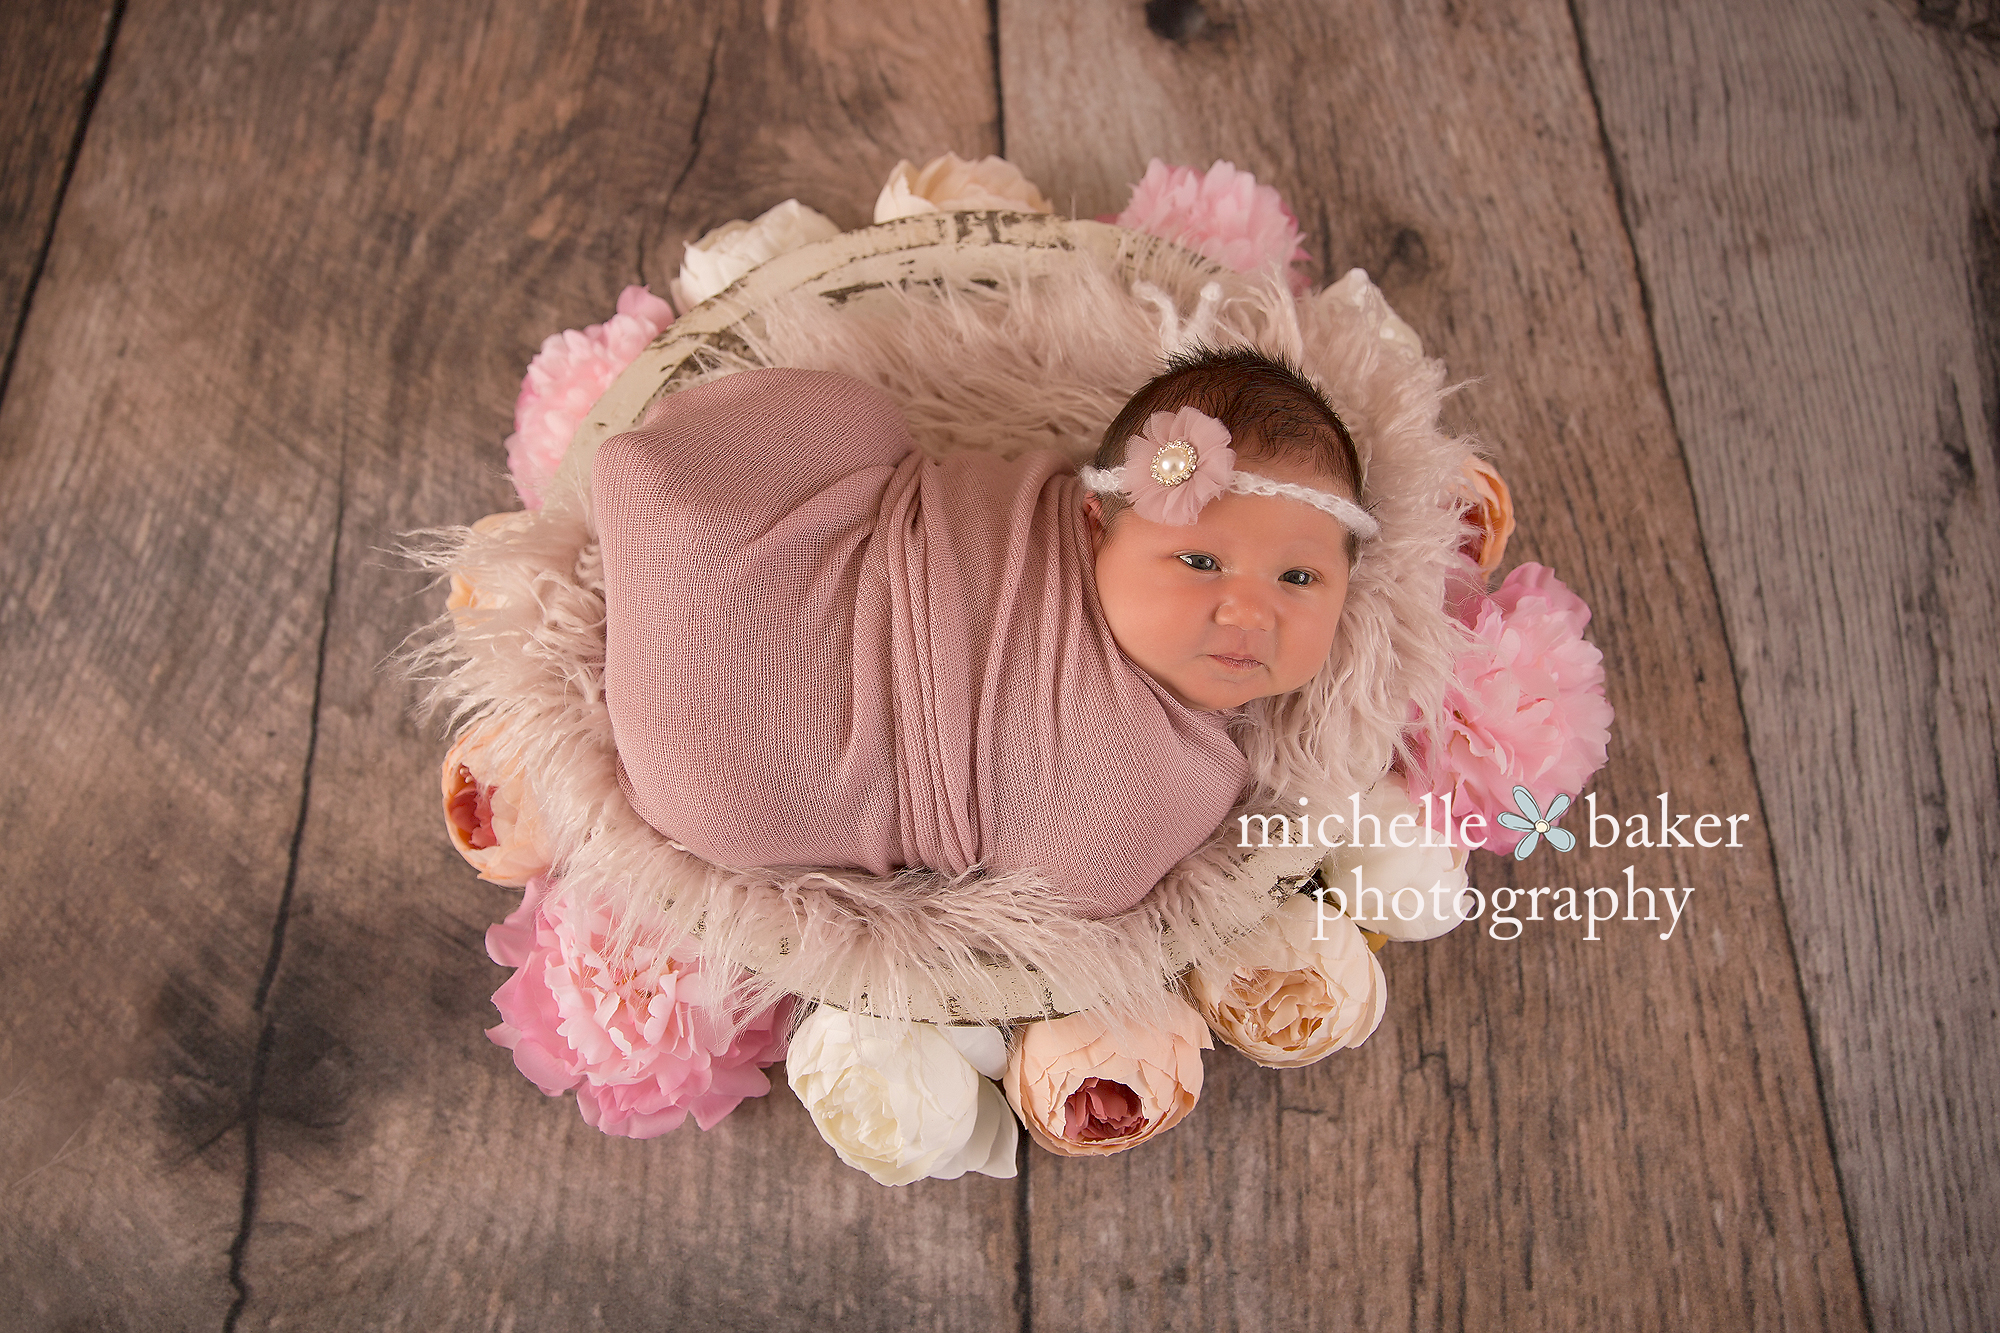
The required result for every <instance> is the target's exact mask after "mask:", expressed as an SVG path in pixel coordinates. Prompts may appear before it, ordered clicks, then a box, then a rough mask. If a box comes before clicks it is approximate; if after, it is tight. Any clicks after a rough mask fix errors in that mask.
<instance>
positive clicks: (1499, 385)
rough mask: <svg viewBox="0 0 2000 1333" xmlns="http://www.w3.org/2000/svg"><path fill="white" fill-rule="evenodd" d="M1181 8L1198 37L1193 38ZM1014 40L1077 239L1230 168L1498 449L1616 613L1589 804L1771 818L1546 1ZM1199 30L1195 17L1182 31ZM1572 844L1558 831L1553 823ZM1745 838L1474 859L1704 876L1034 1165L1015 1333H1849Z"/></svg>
mask: <svg viewBox="0 0 2000 1333" xmlns="http://www.w3.org/2000/svg"><path fill="white" fill-rule="evenodd" d="M1183 8H1186V7H1185V6H1184V7H1183ZM1202 10H1203V14H1204V16H1205V22H1204V23H1203V24H1201V25H1200V26H1199V31H1196V32H1194V33H1193V34H1192V35H1191V36H1189V37H1188V38H1187V39H1186V40H1183V41H1172V40H1168V39H1166V38H1163V37H1161V36H1158V35H1155V34H1154V33H1152V32H1149V31H1148V29H1147V27H1146V26H1145V22H1144V18H1143V15H1142V13H1141V11H1140V9H1139V7H1137V6H1132V7H1129V8H1120V9H1116V10H1111V9H1077V8H1073V7H1068V6H1059V5H1052V4H1027V3H1014V4H1009V5H1007V6H1005V7H1004V8H1003V10H1002V27H1001V53H1002V77H1003V86H1004V87H1005V90H1006V107H1007V133H1006V138H1007V143H1008V146H1009V151H1010V154H1011V155H1012V156H1013V158H1014V160H1015V161H1017V162H1018V164H1019V165H1020V166H1021V167H1022V168H1023V169H1024V170H1025V171H1026V172H1027V173H1028V174H1029V176H1030V177H1032V178H1034V179H1036V180H1037V181H1039V182H1040V183H1041V184H1042V185H1043V186H1044V188H1045V189H1048V190H1051V191H1052V192H1054V194H1055V195H1056V197H1058V198H1064V197H1067V192H1070V191H1074V192H1075V200H1076V207H1077V209H1078V211H1080V212H1083V213H1095V212H1100V211H1106V210H1115V209H1116V208H1118V207H1119V206H1120V205H1121V204H1122V203H1123V202H1124V198H1123V196H1124V183H1125V182H1128V181H1131V180H1133V179H1136V177H1137V176H1138V175H1139V173H1140V172H1141V171H1142V170H1143V169H1144V167H1145V163H1146V159H1147V157H1148V156H1152V155H1158V156H1161V157H1164V158H1166V159H1168V160H1169V161H1179V162H1188V163H1194V164H1197V165H1200V166H1206V165H1207V164H1208V163H1209V162H1210V161H1211V160H1213V159H1215V158H1218V157H1227V158H1230V159H1232V160H1234V161H1235V162H1236V163H1237V164H1238V165H1239V166H1242V167H1245V168H1248V169H1251V170H1254V171H1255V172H1257V174H1258V175H1259V177H1260V179H1263V180H1266V181H1268V182H1270V183H1272V184H1275V185H1276V186H1278V188H1279V189H1280V190H1281V191H1282V192H1283V193H1284V194H1285V195H1286V197H1287V198H1288V199H1289V200H1290V201H1291V202H1292V203H1293V205H1294V206H1295V207H1296V208H1297V210H1298V213H1299V216H1300V217H1301V219H1302V221H1303V223H1304V226H1305V228H1306V230H1307V231H1308V232H1309V233H1310V234H1311V237H1312V240H1311V241H1310V242H1309V244H1310V245H1311V246H1312V247H1313V248H1314V249H1315V253H1316V255H1317V257H1318V258H1319V259H1320V261H1321V262H1322V264H1324V265H1325V273H1326V276H1328V277H1332V276H1337V275H1338V273H1339V272H1341V271H1342V270H1344V269H1345V268H1346V267H1347V266H1348V265H1349V264H1359V265H1361V266H1362V267H1364V268H1366V269H1368V270H1369V272H1370V273H1371V274H1372V275H1374V277H1375V278H1376V280H1377V281H1378V282H1380V283H1381V284H1382V285H1383V287H1384V288H1385V290H1386V291H1387V294H1388V296H1389V298H1390V300H1391V301H1392V302H1393V303H1394V304H1395V305H1396V306H1397V308H1398V309H1399V310H1400V311H1401V312H1402V313H1403V314H1404V315H1405V316H1406V317H1408V318H1409V319H1410V321H1411V322H1412V323H1413V324H1414V325H1415V326H1416V327H1417V329H1418V330H1419V331H1420V332H1422V333H1423V334H1424V335H1425V336H1426V338H1427V339H1429V341H1430V345H1431V347H1432V349H1433V350H1434V351H1435V352H1436V353H1437V354H1439V355H1441V356H1443V357H1444V359H1445V360H1446V362H1447V364H1448V365H1450V366H1451V368H1452V370H1453V372H1454V373H1455V374H1458V375H1461V376H1474V377H1477V380H1478V382H1477V383H1476V384H1475V385H1473V386H1471V387H1468V388H1467V389H1465V390H1464V391H1463V392H1462V394H1461V395H1460V396H1459V397H1458V398H1457V399H1456V400H1455V410H1456V411H1457V413H1458V414H1459V415H1458V419H1459V421H1460V422H1461V423H1462V424H1463V425H1464V426H1465V427H1468V428H1471V429H1474V430H1476V432H1477V433H1478V434H1479V435H1480V436H1481V438H1483V439H1485V440H1486V441H1488V442H1489V443H1490V444H1492V445H1493V446H1495V448H1496V449H1497V456H1498V460H1499V465H1500V467H1501V468H1502V470H1503V471H1504V472H1505V473H1506V475H1507V477H1508V478H1509V480H1510V482H1511V483H1512V484H1513V486H1514V490H1515V495H1516V497H1517V499H1518V501H1519V503H1520V508H1521V513H1522V515H1523V531H1522V533H1521V535H1520V536H1519V537H1517V538H1516V541H1517V543H1518V544H1517V546H1516V547H1515V552H1514V553H1515V554H1517V555H1518V556H1519V557H1522V558H1528V559H1536V560H1540V561H1542V562H1543V563H1546V564H1549V565H1551V566H1553V567H1554V568H1555V570H1556V571H1557V572H1558V573H1559V575H1561V576H1562V577H1563V578H1564V579H1565V580H1566V581H1568V582H1569V583H1570V584H1571V585H1572V586H1573V587H1575V588H1576V589H1577V590H1578V591H1579V592H1580V593H1582V594H1583V596H1584V597H1585V598H1586V599H1587V600H1588V601H1589V602H1590V603H1591V605H1592V606H1594V607H1596V608H1597V609H1598V611H1599V616H1598V618H1597V620H1596V621H1595V622H1594V623H1593V625H1592V629H1591V633H1592V637H1593V639H1594V640H1595V641H1596V642H1597V643H1598V644H1599V645H1600V646H1601V647H1602V648H1603V649H1604V653H1605V659H1606V667H1607V671H1608V673H1609V678H1610V693H1611V697H1612V701H1613V703H1614V705H1616V707H1617V708H1618V710H1619V721H1618V724H1617V727H1616V729H1615V732H1614V737H1613V745H1612V751H1611V758H1610V762H1609V765H1608V766H1607V767H1606V769H1605V770H1604V772H1603V773H1602V774H1601V775H1600V778H1599V780H1598V781H1597V782H1596V783H1595V784H1594V787H1593V791H1594V792H1595V794H1596V795H1597V797H1598V801H1599V804H1600V807H1601V808H1602V809H1605V810H1608V811H1618V812H1621V813H1626V814H1632V813H1637V812H1640V811H1642V810H1648V809H1651V808H1653V806H1654V802H1655V799H1656V793H1659V792H1662V791H1669V792H1671V793H1672V799H1673V801H1674V802H1675V803H1676V806H1677V807H1678V808H1681V809H1693V810H1706V811H1712V812H1721V813H1743V812H1751V813H1753V814H1754V812H1756V811H1757V810H1758V798H1757V791H1756V788H1755V786H1754V784H1753V781H1752V774H1751V768H1750V765H1749V762H1748V754H1747V750H1746V745H1745V740H1744V733H1743V727H1742V718H1741V714H1740V712H1739V709H1738V704H1737V700H1736V697H1735V693H1734V688H1733V681H1732V677H1731V672H1730V661H1729V656H1728V652H1727V648H1726V644H1725V640H1724V637H1723V632H1722V625H1721V621H1720V619H1719V617H1718V614H1717V609H1716V602H1715V595H1714V590H1713V587H1712V585H1711V583H1710V580H1709V575H1708V570H1707V568H1706V564H1705V562H1704V559H1703V555H1702V549H1701V534H1700V530H1699V529H1698V527H1697V525H1696V514H1695V509H1694V505H1693V502H1692V498H1691V496H1690V494H1689V490H1688V486H1687V479H1686V471H1685V464H1684V462H1683V460H1682V459H1681V457H1680V454H1679V451H1678V449H1677V447H1676V441H1675V438H1674V434H1673V429H1672V424H1671V421H1670V419H1669V415H1668V412H1667V410H1666V403H1665V401H1664V398H1663V396H1662V393H1661V389H1660V385H1659V382H1658V379H1657V376H1656V374H1655V368H1654V350H1653V347H1652V344H1651V341H1650V338H1649V334H1648V329H1647V325H1646V319H1645V311H1644V307H1643V303H1642V300H1641V294H1640V290H1639V287H1638V284H1637V282H1636V280H1635V272H1634V267H1633V260H1632V256H1631V252H1630V250H1629V248H1628V245H1627V243H1626V238H1625V234H1624V229H1623V225H1622V222H1621V219H1620V216H1619V213H1618V208H1617V202H1616V198H1615V195H1614V191H1613V183H1612V179H1611V176H1610V173H1609V171H1608V169H1607V164H1606V161H1605V159H1604V156H1603V152H1602V147H1601V138H1600V131H1599V126H1598V124H1597V120H1596V116H1595V112H1594V108H1593V106H1592V103H1591V100H1590V95H1589V90H1588V86H1587V83H1586V80H1585V78H1584V71H1583V68H1582V65H1581V62H1580V56H1579V52H1578V48H1577V44H1576V41H1575V37H1574V32H1573V29H1572V27H1571V23H1570V18H1569V14H1568V12H1567V10H1566V9H1565V8H1564V7H1563V6H1562V5H1560V4H1555V3H1543V2H1537V0H1521V2H1519V3H1511V4H1504V5H1495V6H1478V7H1473V8H1466V7H1460V6H1451V5H1433V4H1418V5H1411V6H1401V7H1397V8H1396V9H1394V10H1393V11H1392V10H1387V9H1381V8H1379V7H1378V8H1376V9H1368V8H1366V7H1363V8H1361V9H1348V10H1344V11H1342V13H1341V14H1340V15H1339V17H1338V19H1337V20H1336V18H1335V17H1334V16H1332V15H1329V14H1325V13H1323V12H1321V11H1320V10H1319V9H1318V8H1317V7H1315V6H1309V5H1254V6H1253V5H1249V4H1228V3H1213V4H1205V5H1204V6H1202ZM1186 26H1187V25H1183V28H1185V27H1186ZM1572 818H1573V819H1576V824H1575V825H1572V827H1575V828H1577V831H1578V832H1579V833H1581V832H1582V831H1583V830H1582V828H1581V827H1578V826H1580V825H1581V824H1582V820H1581V819H1580V818H1578V817H1572ZM1758 824H1759V821H1757V820H1754V819H1753V820H1752V821H1751V828H1752V829H1757V831H1756V832H1754V833H1753V834H1752V835H1751V836H1749V837H1746V838H1745V840H1744V841H1745V845H1744V846H1743V847H1742V848H1740V849H1738V850H1735V851H1728V850H1724V849H1716V850H1706V851H1704V850H1700V849H1692V850H1688V851H1678V850H1674V851H1668V850H1658V849H1655V850H1649V851H1636V850H1627V849H1625V848H1622V847H1620V848H1616V849H1610V848H1607V849H1603V850H1597V851H1592V850H1590V849H1588V848H1580V849H1579V850H1578V851H1577V852H1575V853H1572V854H1570V855H1569V856H1568V857H1566V858H1564V857H1560V856H1559V855H1558V854H1556V853H1554V852H1551V851H1549V850H1546V849H1545V850H1543V851H1542V852H1539V853H1537V854H1536V856H1535V857H1534V858H1531V859H1530V860H1529V861H1527V862H1525V863H1522V864H1521V865H1519V866H1515V865H1513V864H1512V863H1507V862H1500V861H1498V860H1497V859H1492V858H1482V859H1481V864H1480V865H1479V866H1478V867H1477V873H1476V882H1478V883H1481V884H1482V885H1484V886H1485V887H1488V888H1492V887H1495V886H1497V885H1500V884H1505V885H1509V886H1528V885H1561V884H1572V885H1579V886H1600V885H1614V884H1622V882H1623V877H1622V871H1623V868H1624V867H1625V866H1626V865H1628V864H1630V865H1633V866H1634V868H1635V874H1636V877H1637V880H1638V882H1639V883H1641V884H1647V885H1657V884H1666V883H1671V884H1674V885H1677V886H1686V885H1695V886H1697V888H1698V892H1697V894H1696V896H1695V899H1694V903H1695V906H1694V907H1693V909H1692V911H1693V915H1692V916H1690V917H1689V918H1686V919H1684V920H1683V921H1682V923H1681V926H1680V927H1679V928H1678V930H1677V931H1676V933H1675V934H1674V936H1673V938H1672V939H1671V940H1668V941H1665V942H1662V941H1660V940H1659V939H1658V938H1657V935H1656V934H1655V933H1653V932H1654V931H1655V930H1656V929H1657V928H1646V927H1644V926H1642V925H1639V924H1633V925H1621V926H1620V927H1619V928H1618V929H1617V930H1615V931H1612V932H1610V933H1609V934H1607V935H1606V937H1605V938H1604V939H1602V940H1599V941H1596V942H1587V941H1585V940H1584V939H1583V938H1582V932H1581V930H1580V929H1577V928H1575V927H1571V926H1559V925H1556V924H1554V923H1551V922H1548V921H1546V920H1544V921H1543V922H1542V923H1539V924H1529V925H1527V926H1526V928H1525V933H1524V934H1523V936H1522V937H1521V938H1520V939H1519V940H1518V941H1515V942H1503V941H1500V940H1497V939H1494V938H1492V937H1491V936H1489V935H1484V934H1480V933H1478V932H1477V931H1475V930H1472V929H1461V930H1460V931H1458V932H1456V933H1455V934H1454V935H1453V936H1451V937H1448V938H1447V939H1446V940H1444V941H1440V942H1437V943H1434V944H1431V945H1424V946H1404V947H1400V948H1393V949H1392V950H1391V951H1390V953H1389V955H1388V957H1387V958H1386V960H1385V965H1386V967H1387V969H1388V972H1389V978H1390V984H1391V996H1392V998H1391V1003H1390V1012H1389V1016H1388V1018H1387V1020H1386V1021H1385V1022H1384V1024H1383V1027H1382V1029H1381V1030H1380V1031H1378V1032H1377V1034H1376V1035H1375V1037H1374V1038H1373V1040H1372V1041H1371V1042H1370V1043H1369V1044H1368V1045H1367V1046H1366V1047H1364V1048H1362V1049H1361V1050H1360V1051H1358V1052H1355V1053H1353V1054H1352V1055H1351V1056H1348V1057H1346V1058H1344V1059H1335V1060H1331V1061H1328V1062H1327V1063H1326V1064H1324V1065H1321V1066H1317V1067H1315V1068H1313V1069H1311V1070H1308V1071H1304V1072H1302V1073H1285V1074H1272V1073H1266V1072H1264V1071H1258V1070H1254V1069H1251V1068H1249V1067H1247V1066H1245V1065H1244V1064H1242V1063H1241V1062H1240V1061H1238V1060H1236V1059H1235V1058H1234V1057H1232V1056H1219V1057H1216V1058H1214V1059H1212V1061H1211V1064H1210V1069H1211V1073H1212V1075H1213V1077H1214V1086H1213V1087H1212V1088H1211V1089H1210V1090H1209V1092H1208V1093H1207V1094H1206V1095H1205V1097H1204V1104H1203V1106H1201V1107H1199V1108H1197V1110H1196V1112H1195V1114H1194V1115H1193V1116H1192V1117H1191V1118H1190V1119H1189V1120H1188V1121H1187V1122H1185V1123H1184V1124H1183V1125H1182V1126H1181V1127H1179V1128H1178V1129H1176V1130H1175V1132H1174V1134H1173V1135H1172V1136H1170V1137H1169V1139H1168V1140H1166V1141H1163V1142H1162V1143H1160V1144H1159V1145H1156V1146H1154V1147H1152V1148H1150V1149H1147V1150H1142V1151H1139V1152H1135V1153H1133V1154H1131V1155H1130V1156H1129V1157H1128V1158H1126V1159H1124V1160H1123V1161H1122V1162H1121V1163H1120V1164H1119V1166H1117V1167H1115V1168H1113V1169H1110V1170H1104V1169H1101V1167H1100V1165H1099V1164H1096V1163H1084V1164H1076V1163H1057V1164H1054V1165H1052V1166H1044V1165H1043V1163H1042V1162H1040V1161H1037V1163H1036V1166H1035V1172H1034V1181H1033V1196H1032V1197H1033V1202H1034V1208H1033V1219H1032V1232H1031V1254H1032V1258H1033V1294H1034V1301H1035V1308H1036V1318H1037V1320H1038V1322H1039V1321H1041V1320H1044V1319H1046V1320H1047V1321H1048V1322H1050V1323H1052V1324H1058V1325H1060V1324H1063V1323H1065V1322H1066V1321H1067V1320H1068V1319H1069V1318H1071V1317H1072V1316H1073V1314H1074V1312H1077V1311H1083V1312H1085V1313H1086V1314H1087V1315H1088V1316H1089V1319H1088V1322H1089V1323H1090V1324H1091V1325H1092V1326H1094V1327H1107V1328H1189V1329H1198V1328H1209V1327H1231V1328H1245V1329H1250V1328H1272V1329H1278V1328H1296V1327H1306V1326H1311V1327H1333V1326H1342V1325H1346V1324H1350V1323H1351V1324H1355V1325H1358V1326H1364V1327H1410V1328H1413V1329H1418V1328H1434V1327H1470V1328H1516V1327H1533V1328H1551V1329H1554V1328H1577V1329H1600V1328H1605V1327H1620V1328H1623V1327H1712V1328H1800V1329H1823V1328H1852V1327H1858V1326H1859V1325H1860V1324H1861V1320H1862V1315H1861V1308H1860V1298H1859V1293H1858V1290H1857V1286H1856V1281H1855V1276H1854V1271H1853V1265H1852V1258H1851V1254H1850V1250H1849V1246H1848V1241H1847V1237H1846V1234H1845V1229H1844V1226H1843V1221H1842V1216H1841V1211H1840V1199H1839V1194H1838V1191H1837V1188H1836V1184H1835V1179H1834V1174H1833V1170H1832V1161H1831V1156H1830V1152H1829V1149H1828V1143H1827V1138H1826V1133H1825V1124H1824V1120H1823V1118H1822V1115H1821V1110H1820V1106H1819V1104H1818V1099H1817V1096H1816V1093H1815V1088H1814V1070H1813V1065H1812V1060H1811V1056H1810V1051H1809V1049H1808V1045H1807V1037H1806V1026H1805V1023H1804V1016H1803V1012H1802V1006H1801V1001H1800V995H1799V990H1798V980H1797V975H1796V972H1795V970H1794V967H1793V965H1792V962H1791V956H1790V949H1789V943H1788V941H1787V939H1786V936H1785V933H1784V926H1783V916H1782V912H1781V909H1780V905H1779V902H1778V899H1777V895H1776V889H1775V884H1774V882H1773V874H1772V869H1771V863H1770V859H1769V857H1770V852H1769V848H1768V845H1767V843H1766V842H1765V839H1764V838H1763V836H1762V833H1761V829H1758V828H1757V826H1758Z"/></svg>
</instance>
